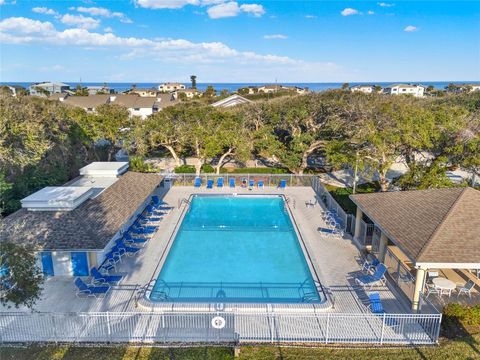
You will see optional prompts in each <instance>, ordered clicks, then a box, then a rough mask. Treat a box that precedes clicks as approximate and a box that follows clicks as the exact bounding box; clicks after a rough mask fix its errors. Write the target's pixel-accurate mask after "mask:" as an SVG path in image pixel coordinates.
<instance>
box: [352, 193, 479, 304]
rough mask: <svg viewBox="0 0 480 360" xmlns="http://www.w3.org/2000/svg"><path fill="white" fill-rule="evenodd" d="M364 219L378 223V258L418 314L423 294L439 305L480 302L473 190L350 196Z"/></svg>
mask: <svg viewBox="0 0 480 360" xmlns="http://www.w3.org/2000/svg"><path fill="white" fill-rule="evenodd" d="M350 198H351V199H352V201H353V202H354V203H355V204H356V205H357V213H356V220H357V226H356V232H355V234H354V236H355V237H359V236H361V234H360V229H361V228H362V227H361V226H360V220H361V219H363V220H367V221H368V223H373V234H372V243H371V246H369V251H371V252H372V253H373V254H375V256H376V257H377V258H378V259H379V260H380V261H381V262H384V263H385V264H386V266H387V268H388V273H389V275H390V278H391V279H392V280H393V282H394V283H395V284H396V285H397V286H398V288H399V289H401V291H402V292H403V293H404V295H405V296H406V297H407V298H408V300H409V301H410V303H411V307H412V309H413V310H417V309H418V308H419V306H420V305H421V304H420V302H421V299H422V295H423V297H428V299H429V300H432V301H433V302H435V303H438V304H444V303H445V302H448V301H465V302H469V303H473V302H475V301H477V302H478V301H479V300H480V298H479V292H480V192H479V191H478V190H475V189H473V188H469V187H467V188H452V189H431V190H415V191H395V192H385V193H374V194H357V195H351V196H350Z"/></svg>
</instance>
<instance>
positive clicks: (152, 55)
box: [0, 18, 338, 75]
mask: <svg viewBox="0 0 480 360" xmlns="http://www.w3.org/2000/svg"><path fill="white" fill-rule="evenodd" d="M0 41H1V42H2V43H9V44H49V45H55V46H77V47H81V48H89V49H95V48H98V47H101V48H105V49H106V48H110V49H112V51H116V52H124V53H123V54H121V55H119V56H117V57H118V58H120V59H122V60H131V59H135V58H140V57H146V58H149V59H152V60H156V61H161V62H164V63H175V64H180V65H181V64H185V65H186V66H187V65H188V67H191V66H192V64H193V65H195V66H200V65H202V64H203V65H211V64H225V65H226V64H231V63H234V64H236V66H237V65H238V66H239V67H242V66H243V67H246V68H251V67H252V65H255V67H262V68H263V69H265V71H268V72H274V71H275V72H277V71H278V73H284V72H285V66H288V69H289V70H290V69H301V71H305V74H306V73H308V71H315V73H318V72H319V71H320V72H321V73H322V74H327V75H328V74H330V73H329V72H328V71H336V70H337V69H338V66H337V65H336V64H334V63H330V62H306V61H303V60H298V59H292V58H290V57H287V56H278V55H274V54H257V53H255V52H251V51H240V50H236V49H234V48H231V47H229V46H228V45H226V44H224V43H221V42H197V43H195V42H191V41H189V40H185V39H157V40H151V39H145V38H135V37H120V36H116V35H115V34H112V33H97V32H91V31H89V30H87V29H79V28H76V29H66V30H63V31H59V30H56V29H55V28H54V26H53V25H52V24H51V23H50V22H41V21H37V20H32V19H28V18H7V19H4V20H1V21H0Z"/></svg>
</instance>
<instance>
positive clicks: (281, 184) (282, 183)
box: [278, 180, 287, 189]
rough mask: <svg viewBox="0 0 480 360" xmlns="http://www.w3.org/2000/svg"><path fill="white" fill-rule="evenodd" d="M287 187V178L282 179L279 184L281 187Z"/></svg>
mask: <svg viewBox="0 0 480 360" xmlns="http://www.w3.org/2000/svg"><path fill="white" fill-rule="evenodd" d="M286 187H287V180H280V183H279V184H278V188H279V189H285V188H286Z"/></svg>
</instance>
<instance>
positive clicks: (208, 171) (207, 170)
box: [201, 164, 215, 174]
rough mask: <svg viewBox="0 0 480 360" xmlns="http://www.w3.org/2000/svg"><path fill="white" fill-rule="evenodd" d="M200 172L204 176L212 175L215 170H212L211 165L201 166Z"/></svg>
mask: <svg viewBox="0 0 480 360" xmlns="http://www.w3.org/2000/svg"><path fill="white" fill-rule="evenodd" d="M201 171H202V172H203V173H205V174H212V173H214V172H215V169H214V168H213V166H212V165H208V164H203V165H202V169H201Z"/></svg>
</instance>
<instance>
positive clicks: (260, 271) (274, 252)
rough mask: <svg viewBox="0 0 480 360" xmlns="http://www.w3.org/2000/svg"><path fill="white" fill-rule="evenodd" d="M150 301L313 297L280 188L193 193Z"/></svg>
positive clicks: (258, 300) (313, 300)
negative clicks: (268, 192) (275, 192)
mask: <svg viewBox="0 0 480 360" xmlns="http://www.w3.org/2000/svg"><path fill="white" fill-rule="evenodd" d="M150 299H151V300H152V301H167V302H214V303H219V302H221V303H224V302H242V303H305V302H307V303H316V302H317V303H318V302H320V300H321V299H320V296H319V294H318V291H317V288H316V286H315V283H314V281H313V278H312V275H311V273H310V270H309V268H308V265H307V262H306V260H305V257H304V254H303V251H302V249H301V247H300V244H299V242H298V239H297V236H296V233H295V230H294V227H293V224H292V221H291V219H290V216H289V215H288V213H287V211H286V209H285V204H284V201H283V198H282V197H280V196H270V197H263V196H201V195H196V196H194V197H193V198H192V201H191V204H190V207H189V210H188V213H187V214H186V215H185V217H184V219H183V222H182V224H181V226H180V229H179V231H178V232H177V235H176V237H175V240H174V242H173V244H172V247H171V249H170V251H169V253H168V255H167V258H166V260H165V263H164V265H163V267H162V269H161V271H160V274H159V276H158V277H157V281H156V283H155V286H154V288H153V290H152V292H151V294H150Z"/></svg>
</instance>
